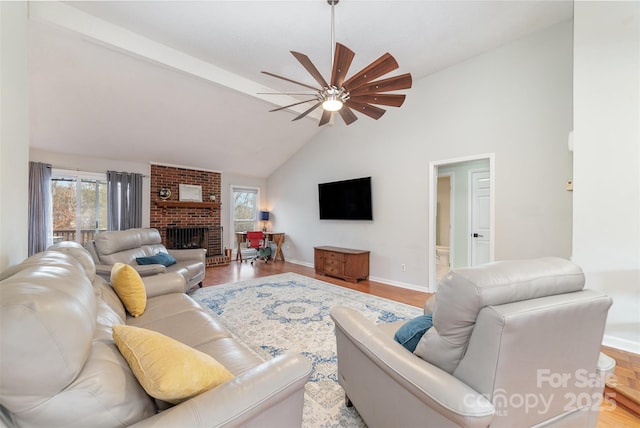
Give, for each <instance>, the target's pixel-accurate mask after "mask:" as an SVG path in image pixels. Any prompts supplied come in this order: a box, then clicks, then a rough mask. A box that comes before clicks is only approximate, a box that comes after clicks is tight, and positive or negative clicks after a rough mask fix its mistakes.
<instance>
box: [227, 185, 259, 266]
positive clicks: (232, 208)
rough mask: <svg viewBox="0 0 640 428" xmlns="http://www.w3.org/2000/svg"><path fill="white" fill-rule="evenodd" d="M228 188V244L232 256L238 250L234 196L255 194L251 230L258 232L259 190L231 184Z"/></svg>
mask: <svg viewBox="0 0 640 428" xmlns="http://www.w3.org/2000/svg"><path fill="white" fill-rule="evenodd" d="M229 188H230V192H229V201H230V202H229V209H230V212H229V222H230V227H229V230H230V231H231V236H230V239H229V242H231V243H232V245H233V254H234V255H235V253H236V252H237V249H238V245H237V243H236V227H235V225H236V218H235V205H234V203H233V202H234V201H235V198H234V194H235V193H236V192H247V193H255V194H256V205H255V207H254V213H253V217H254V219H253V221H254V223H253V229H254V230H258V229H257V228H258V213H259V211H260V188H259V187H254V186H243V185H235V184H232V185H230V186H229Z"/></svg>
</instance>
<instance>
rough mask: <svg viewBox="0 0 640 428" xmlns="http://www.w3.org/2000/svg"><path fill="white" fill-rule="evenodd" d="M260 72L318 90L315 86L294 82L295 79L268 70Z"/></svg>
mask: <svg viewBox="0 0 640 428" xmlns="http://www.w3.org/2000/svg"><path fill="white" fill-rule="evenodd" d="M261 73H264V74H266V75H268V76H271V77H276V78H278V79H282V80H286V81H287V82H291V83H295V84H296V85H300V86H304V87H305V88H309V89H313V90H314V91H319V90H320V88H316V87H315V86H311V85H307V84H306V83H301V82H296V81H295V80H291V79H289V78H288V77H282V76H278V75H277V74H273V73H269V72H268V71H261Z"/></svg>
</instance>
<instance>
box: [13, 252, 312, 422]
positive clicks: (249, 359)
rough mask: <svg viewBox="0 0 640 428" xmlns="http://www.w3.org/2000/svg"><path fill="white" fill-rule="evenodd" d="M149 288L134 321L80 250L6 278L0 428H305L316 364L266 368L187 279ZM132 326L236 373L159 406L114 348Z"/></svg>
mask: <svg viewBox="0 0 640 428" xmlns="http://www.w3.org/2000/svg"><path fill="white" fill-rule="evenodd" d="M143 280H144V286H145V288H146V295H147V300H146V309H145V310H144V313H143V314H142V315H140V316H138V317H137V318H134V317H131V316H130V315H128V314H127V313H126V312H125V309H124V307H123V304H122V303H121V301H120V299H119V297H118V295H117V294H116V293H115V292H114V290H113V289H112V287H111V286H110V285H109V284H108V283H107V282H106V281H105V280H104V279H103V278H101V277H100V276H97V275H96V272H95V265H94V263H93V260H92V258H91V256H90V255H89V253H88V252H87V251H86V250H85V249H84V248H82V246H80V245H79V244H76V243H73V242H64V243H60V244H55V245H54V246H53V247H51V248H50V249H49V250H47V251H44V252H42V253H38V254H35V255H34V256H32V257H30V258H28V259H27V260H25V261H24V262H22V263H21V264H19V265H17V266H14V267H12V268H10V269H8V270H7V271H5V272H3V273H1V274H0V352H1V355H0V426H3V425H4V426H8V427H65V428H72V427H93V428H100V427H125V426H134V427H138V428H141V427H152V426H153V427H220V426H247V427H271V426H273V427H299V426H300V424H301V420H302V406H303V395H304V386H305V384H306V382H307V379H308V377H309V374H310V370H311V365H310V363H309V361H307V360H306V359H305V358H303V357H302V356H300V355H298V354H295V353H285V354H283V355H281V356H278V357H276V358H274V359H272V360H269V361H266V362H265V361H262V360H261V359H259V358H258V357H256V356H255V354H254V353H253V352H252V351H251V350H250V349H248V348H247V347H245V346H244V345H243V344H241V343H239V342H237V341H236V340H234V339H233V338H232V337H231V335H230V334H229V332H228V331H226V330H225V329H224V328H223V327H222V325H221V324H220V323H218V322H217V321H216V320H215V319H214V318H213V317H211V316H210V315H209V314H208V313H207V312H205V311H204V310H203V309H202V308H201V307H200V306H199V305H198V304H197V303H196V302H195V301H194V300H193V299H191V298H190V297H189V296H188V295H186V294H185V293H184V279H183V278H182V277H181V276H180V275H178V274H175V273H169V274H165V275H155V276H150V277H146V278H144V279H143ZM124 324H127V325H133V326H137V327H141V328H144V329H147V330H152V331H155V332H159V333H162V334H163V335H166V336H169V337H171V338H173V339H176V340H178V341H180V342H182V343H183V344H186V345H188V346H189V347H191V348H194V349H197V350H199V351H201V352H203V353H205V354H207V355H210V356H212V357H213V358H215V359H216V360H217V361H218V362H219V363H221V364H222V365H223V366H224V367H226V369H228V371H230V372H231V373H232V374H233V376H234V377H233V379H231V380H228V381H227V382H226V383H223V384H221V385H219V386H217V387H215V388H213V389H209V390H208V391H206V392H202V393H200V394H199V395H196V396H195V397H193V398H189V399H187V400H186V401H183V402H181V403H180V404H176V405H173V406H172V405H169V404H168V403H165V402H160V401H157V400H155V399H153V398H152V397H150V396H149V395H147V393H146V392H145V390H144V389H143V388H142V387H141V385H140V383H139V382H138V380H137V379H136V377H135V376H134V374H133V373H132V370H131V369H130V367H129V365H128V363H127V362H126V360H125V359H124V358H123V356H122V355H121V353H120V352H119V350H118V348H117V347H116V345H115V344H114V340H113V339H112V327H113V326H116V325H124ZM163 351H164V349H163ZM180 363H181V362H180V361H175V364H180ZM169 364H172V361H169ZM172 367H173V366H172ZM167 407H168V408H167ZM161 409H166V410H162V411H161Z"/></svg>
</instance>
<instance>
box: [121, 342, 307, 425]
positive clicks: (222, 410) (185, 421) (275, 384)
mask: <svg viewBox="0 0 640 428" xmlns="http://www.w3.org/2000/svg"><path fill="white" fill-rule="evenodd" d="M310 374H311V363H310V362H309V361H308V360H307V359H306V358H304V357H302V356H301V355H298V354H296V353H293V352H285V353H284V354H283V355H279V356H277V357H275V358H274V359H272V360H269V361H266V362H264V363H262V364H261V365H259V366H257V367H254V368H253V369H251V370H248V371H246V372H244V373H242V374H241V375H239V376H237V377H235V378H234V379H232V380H230V381H229V382H226V383H225V384H223V385H220V386H219V387H217V388H214V389H211V390H209V391H207V392H204V393H202V394H200V395H198V396H197V397H194V398H192V399H190V400H187V401H185V402H183V403H180V404H178V405H176V406H174V407H171V408H170V409H167V410H165V411H163V412H162V413H158V414H156V415H154V416H152V417H150V418H148V419H145V420H143V421H140V422H138V423H137V424H135V425H132V427H135V428H147V427H167V426H171V427H173V426H176V427H178V426H180V427H221V426H239V425H251V426H265V427H268V426H282V427H293V426H300V423H301V421H302V405H303V397H304V385H305V384H306V383H307V380H308V378H309V375H310ZM291 399H293V401H291V402H289V400H291ZM282 402H286V403H285V404H286V405H285V406H282V407H279V408H278V407H277V406H278V404H280V403H282ZM269 410H272V411H269ZM273 410H277V411H275V412H274V411H273ZM250 421H253V422H254V423H253V424H249V423H248V422H250Z"/></svg>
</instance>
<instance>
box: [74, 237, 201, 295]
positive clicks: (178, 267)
mask: <svg viewBox="0 0 640 428" xmlns="http://www.w3.org/2000/svg"><path fill="white" fill-rule="evenodd" d="M85 246H86V248H87V250H89V253H90V254H91V256H92V257H93V261H94V262H95V264H96V271H97V273H98V275H101V276H103V277H104V278H105V279H108V278H109V275H110V274H111V267H112V266H113V265H114V264H115V263H126V264H128V265H131V266H133V267H134V268H135V269H136V270H137V271H138V273H139V274H140V276H149V275H156V274H159V273H167V272H177V273H179V274H180V275H182V276H183V277H184V279H185V282H186V288H185V291H187V290H189V289H191V288H193V287H195V286H196V285H200V286H202V280H203V279H204V275H205V270H206V263H205V257H206V253H207V250H206V249H204V248H193V249H185V250H167V249H166V248H165V246H164V245H162V238H161V237H160V232H158V230H157V229H153V228H136V229H128V230H114V231H106V232H100V233H97V234H96V235H95V237H94V240H92V241H89V242H87V243H86V245H85ZM159 252H163V253H168V254H170V255H171V256H173V257H174V258H175V259H176V261H177V263H175V264H172V265H170V266H164V265H162V264H148V265H140V264H138V262H137V261H136V258H138V257H147V256H153V255H156V254H158V253H159Z"/></svg>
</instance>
